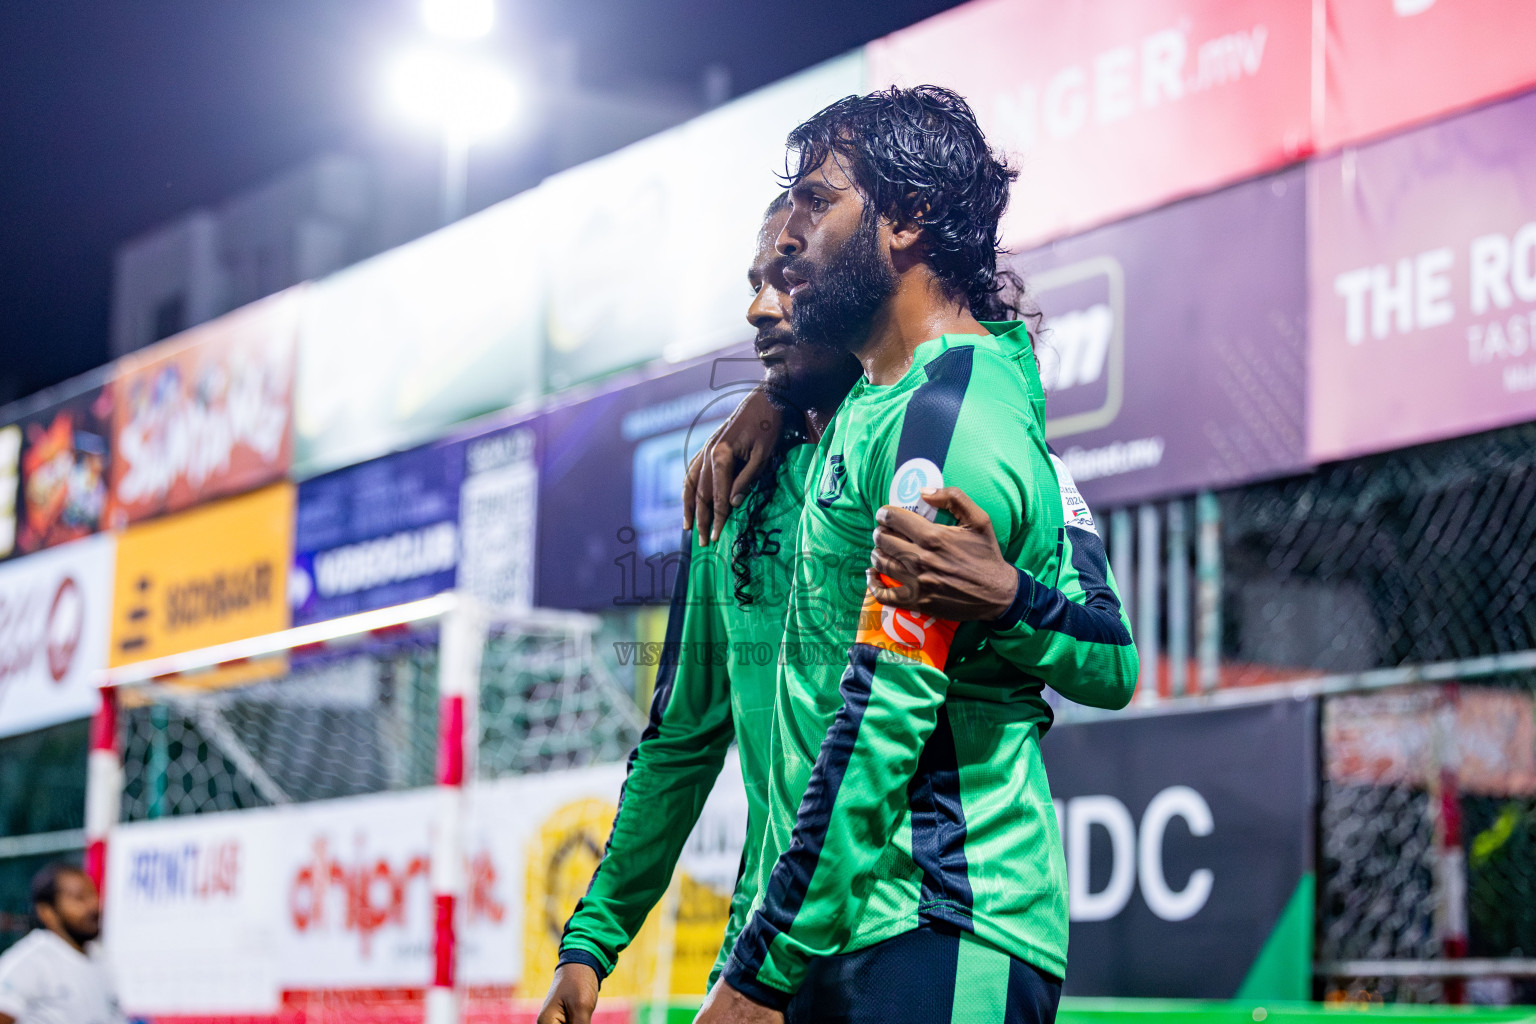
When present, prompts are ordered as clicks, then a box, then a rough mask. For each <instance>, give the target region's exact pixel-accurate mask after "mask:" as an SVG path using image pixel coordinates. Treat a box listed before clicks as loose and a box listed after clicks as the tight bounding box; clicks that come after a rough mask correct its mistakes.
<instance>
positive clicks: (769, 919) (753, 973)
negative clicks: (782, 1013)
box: [725, 644, 880, 1009]
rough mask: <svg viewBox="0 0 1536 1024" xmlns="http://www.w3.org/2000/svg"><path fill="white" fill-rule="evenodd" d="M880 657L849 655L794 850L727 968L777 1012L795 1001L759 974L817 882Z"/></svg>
mask: <svg viewBox="0 0 1536 1024" xmlns="http://www.w3.org/2000/svg"><path fill="white" fill-rule="evenodd" d="M879 657H880V651H879V649H878V648H875V647H871V646H869V645H867V644H855V645H854V647H853V650H852V652H851V653H850V654H849V657H848V668H847V670H846V671H844V672H843V681H842V684H841V685H840V686H839V687H838V689H839V691H840V692H841V693H842V697H843V706H842V707H841V708H839V709H838V712H837V716H836V717H835V718H833V719H832V728H830V729H828V730H827V738H826V739H825V740H823V741H822V744H821V752H820V753H819V754H818V755H817V757H816V767H815V768H813V769H812V770H811V780H810V782H809V783H808V784H807V785H806V787H805V796H804V797H803V798H802V799H801V801H800V811H799V814H798V815H797V816H796V818H795V831H794V834H793V836H792V838H791V840H790V844H789V849H788V850H786V851H784V853H783V854H782V855H781V856H780V857H779V860H778V863H777V864H775V865H774V866H773V872H772V874H770V875H769V876H768V885H767V886H766V888H765V889H764V890H763V902H762V905H761V906H760V907H758V910H757V913H755V914H754V915H752V919H751V920H750V921H748V922H747V926H746V927H745V928H743V929H742V930H741V934H740V936H738V937H737V939H736V949H735V951H734V952H733V953H732V954H731V963H730V964H729V965H728V966H727V967H726V972H725V977H726V978H727V980H729V981H730V983H731V986H732V987H733V988H736V989H738V990H739V991H741V992H744V993H745V994H746V995H748V996H750V997H752V998H753V999H756V1000H758V1001H759V1002H764V1003H765V1005H768V1006H773V1007H775V1008H776V1009H783V1005H784V1003H786V1002H788V1000H789V996H788V995H787V994H785V993H783V992H778V991H776V990H774V989H767V990H766V991H762V990H763V989H764V986H762V985H761V984H759V983H757V982H756V978H757V972H758V971H759V970H760V969H761V968H762V966H763V963H764V961H766V960H767V958H768V947H769V945H770V944H771V943H772V942H773V939H774V937H775V936H776V935H778V934H779V933H781V932H786V931H788V930H789V929H790V927H791V926H792V925H793V924H794V922H795V915H797V914H798V913H800V907H801V905H802V904H803V903H804V902H805V894H806V891H807V890H808V889H809V888H810V886H811V878H812V877H813V876H814V875H815V874H816V865H817V863H818V861H819V860H820V858H821V848H822V844H823V843H824V841H825V839H826V834H827V824H828V822H829V820H830V819H831V817H832V808H833V807H834V806H835V805H836V804H837V793H838V790H839V789H841V788H842V785H843V774H844V773H845V772H846V771H847V769H848V761H849V759H850V758H851V757H852V756H853V748H854V746H855V745H856V744H857V742H858V739H859V726H860V725H861V724H862V723H863V721H864V711H865V709H866V708H867V707H868V706H869V694H870V689H871V687H872V685H873V683H874V676H875V665H876V664H877V663H878V661H879ZM770 1000H771V1001H770Z"/></svg>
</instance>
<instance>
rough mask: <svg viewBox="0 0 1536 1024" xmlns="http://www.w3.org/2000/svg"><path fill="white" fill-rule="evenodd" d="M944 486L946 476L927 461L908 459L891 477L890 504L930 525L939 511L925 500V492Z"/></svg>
mask: <svg viewBox="0 0 1536 1024" xmlns="http://www.w3.org/2000/svg"><path fill="white" fill-rule="evenodd" d="M943 486H944V474H943V472H942V471H941V470H940V469H939V467H938V466H936V465H934V464H933V463H932V462H929V461H928V460H927V459H908V460H907V461H906V462H903V463H902V464H901V465H900V466H898V467H896V475H895V476H893V477H891V494H890V503H891V504H892V505H895V506H897V507H898V508H904V509H906V510H907V511H908V512H916V513H917V514H918V515H920V516H922V517H923V518H924V519H926V520H928V521H929V522H930V523H931V522H933V521H934V520H935V519H937V518H938V515H939V510H938V509H936V508H934V507H933V506H932V505H930V504H928V503H927V502H926V501H924V500H923V491H925V490H927V489H928V488H930V487H932V488H938V487H943Z"/></svg>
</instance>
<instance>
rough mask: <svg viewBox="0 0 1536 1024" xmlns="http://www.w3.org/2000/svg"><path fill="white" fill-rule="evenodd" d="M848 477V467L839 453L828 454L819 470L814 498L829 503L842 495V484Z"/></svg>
mask: <svg viewBox="0 0 1536 1024" xmlns="http://www.w3.org/2000/svg"><path fill="white" fill-rule="evenodd" d="M847 479H848V467H847V465H845V464H844V463H843V457H842V456H841V455H829V456H828V457H827V464H826V465H825V466H823V467H822V470H821V484H820V485H819V486H818V487H817V488H816V500H817V502H819V503H820V504H822V505H830V504H832V503H833V502H834V501H836V500H837V499H838V498H841V497H842V496H843V484H844V483H845V482H846V481H847Z"/></svg>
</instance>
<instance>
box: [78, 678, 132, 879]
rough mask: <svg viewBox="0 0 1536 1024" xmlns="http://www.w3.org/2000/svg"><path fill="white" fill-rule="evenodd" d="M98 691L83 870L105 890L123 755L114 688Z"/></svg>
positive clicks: (88, 769)
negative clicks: (119, 741)
mask: <svg viewBox="0 0 1536 1024" xmlns="http://www.w3.org/2000/svg"><path fill="white" fill-rule="evenodd" d="M99 692H100V694H101V699H100V703H99V704H98V705H97V706H96V714H95V716H94V717H93V718H92V719H91V753H90V759H89V760H88V761H87V762H86V774H85V873H86V874H87V875H89V876H90V877H91V881H93V882H95V883H96V889H97V891H98V892H105V887H106V883H107V838H108V836H109V835H110V834H111V832H112V826H113V825H115V824H117V817H118V814H119V812H120V811H121V808H122V800H123V759H122V756H121V755H120V754H119V753H118V749H117V689H116V688H115V687H111V686H104V687H102V688H101V690H100V691H99Z"/></svg>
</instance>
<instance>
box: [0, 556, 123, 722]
mask: <svg viewBox="0 0 1536 1024" xmlns="http://www.w3.org/2000/svg"><path fill="white" fill-rule="evenodd" d="M115 545H116V542H115V541H114V540H113V539H112V538H111V537H105V536H98V537H87V538H85V539H83V540H78V541H74V542H72V543H69V544H64V545H62V546H60V547H56V548H50V549H48V550H46V551H40V552H38V553H36V554H33V555H28V556H27V557H26V558H22V559H19V560H17V561H14V562H11V563H9V564H7V565H5V566H4V567H3V568H0V736H11V735H14V734H16V733H20V732H27V731H29V730H31V729H41V728H43V727H44V726H48V725H56V724H58V723H59V722H67V721H69V720H70V719H73V718H86V717H89V716H90V715H91V714H92V713H93V712H94V711H95V710H96V673H97V672H98V671H99V670H100V669H102V668H105V667H106V664H107V633H108V630H109V628H110V626H111V622H112V567H113V554H114V551H115Z"/></svg>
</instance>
